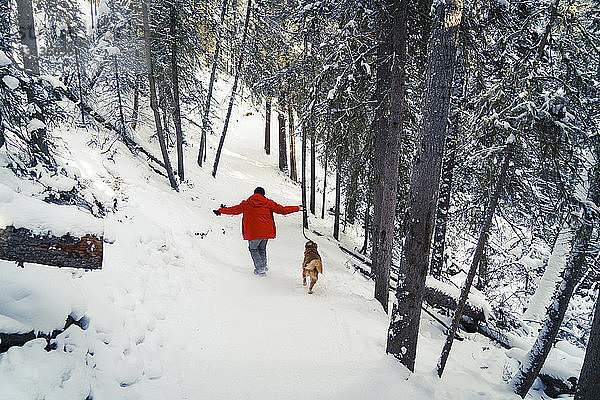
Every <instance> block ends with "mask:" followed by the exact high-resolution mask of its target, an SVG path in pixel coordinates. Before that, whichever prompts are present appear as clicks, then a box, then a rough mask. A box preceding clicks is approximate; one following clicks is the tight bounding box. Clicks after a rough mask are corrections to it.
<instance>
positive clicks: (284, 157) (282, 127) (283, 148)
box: [277, 91, 287, 173]
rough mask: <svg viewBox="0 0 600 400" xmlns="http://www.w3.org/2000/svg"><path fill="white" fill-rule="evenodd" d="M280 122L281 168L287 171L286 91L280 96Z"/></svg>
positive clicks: (278, 117) (278, 114)
mask: <svg viewBox="0 0 600 400" xmlns="http://www.w3.org/2000/svg"><path fill="white" fill-rule="evenodd" d="M277 121H278V123H279V170H280V171H282V172H285V173H287V149H286V145H285V92H283V91H282V92H281V96H279V110H278V112H277Z"/></svg>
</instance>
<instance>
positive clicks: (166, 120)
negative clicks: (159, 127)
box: [161, 104, 171, 149]
mask: <svg viewBox="0 0 600 400" xmlns="http://www.w3.org/2000/svg"><path fill="white" fill-rule="evenodd" d="M161 110H162V113H163V123H164V128H163V130H164V132H165V142H166V144H167V149H168V148H169V146H170V145H171V144H170V142H169V141H170V140H171V132H170V131H169V117H168V116H167V105H166V104H165V107H164V108H162V109H161Z"/></svg>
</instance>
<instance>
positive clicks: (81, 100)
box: [69, 27, 116, 126]
mask: <svg viewBox="0 0 600 400" xmlns="http://www.w3.org/2000/svg"><path fill="white" fill-rule="evenodd" d="M69 33H71V28H70V27H69ZM71 39H72V40H73V46H74V47H75V65H76V68H77V86H79V100H80V102H81V103H83V88H82V86H81V64H80V62H79V48H78V47H77V42H76V41H75V40H74V37H73V35H72V34H71ZM115 57H116V56H115ZM80 109H81V107H80ZM81 123H82V124H83V126H85V113H84V112H83V109H81Z"/></svg>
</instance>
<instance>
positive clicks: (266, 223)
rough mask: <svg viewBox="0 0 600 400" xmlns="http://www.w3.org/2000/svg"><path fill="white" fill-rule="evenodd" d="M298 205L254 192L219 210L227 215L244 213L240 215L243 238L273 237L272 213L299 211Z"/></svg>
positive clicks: (273, 222)
mask: <svg viewBox="0 0 600 400" xmlns="http://www.w3.org/2000/svg"><path fill="white" fill-rule="evenodd" d="M299 210H300V207H298V206H285V207H284V206H282V205H279V204H277V203H275V202H274V201H273V200H271V199H267V198H266V197H265V196H263V195H262V194H260V193H255V194H253V195H252V196H250V197H248V200H244V201H242V202H241V203H240V204H238V205H237V206H233V207H221V208H219V210H218V211H219V212H220V213H222V214H228V215H238V214H242V213H243V214H244V216H243V217H242V236H243V237H244V239H245V240H253V239H274V238H275V221H274V220H273V213H277V214H283V215H286V214H291V213H293V212H296V211H299Z"/></svg>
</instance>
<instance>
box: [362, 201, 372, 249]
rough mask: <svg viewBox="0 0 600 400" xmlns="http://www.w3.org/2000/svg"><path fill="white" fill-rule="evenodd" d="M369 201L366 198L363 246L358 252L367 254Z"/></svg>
mask: <svg viewBox="0 0 600 400" xmlns="http://www.w3.org/2000/svg"><path fill="white" fill-rule="evenodd" d="M370 207H371V206H370V204H369V201H368V200H367V204H366V205H365V221H364V223H365V225H364V226H365V240H364V241H363V246H362V248H361V249H360V251H359V253H360V254H367V245H368V244H369V208H370Z"/></svg>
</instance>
